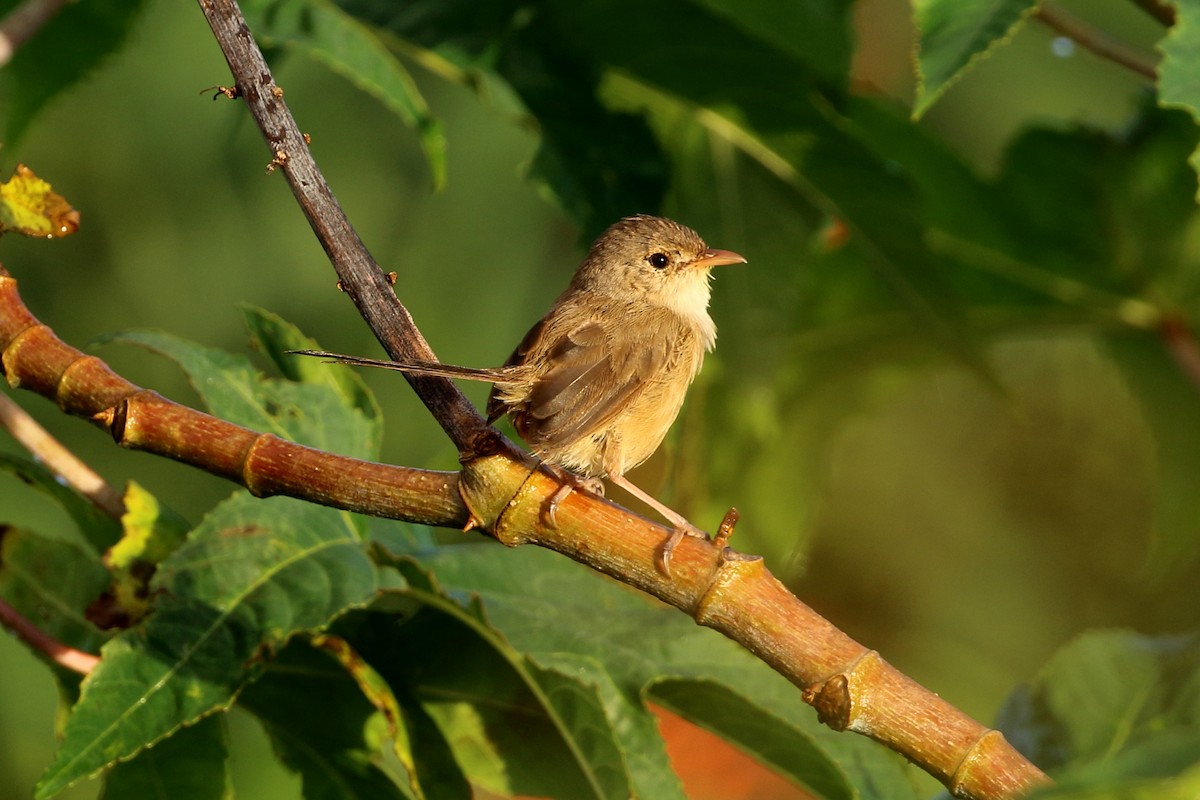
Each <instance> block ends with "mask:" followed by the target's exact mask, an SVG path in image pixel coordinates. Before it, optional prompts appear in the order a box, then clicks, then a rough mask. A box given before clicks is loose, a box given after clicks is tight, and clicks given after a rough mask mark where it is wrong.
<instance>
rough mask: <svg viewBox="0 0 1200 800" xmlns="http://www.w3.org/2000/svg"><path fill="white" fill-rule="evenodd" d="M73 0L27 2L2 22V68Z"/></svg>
mask: <svg viewBox="0 0 1200 800" xmlns="http://www.w3.org/2000/svg"><path fill="white" fill-rule="evenodd" d="M69 2H71V0H25V2H24V3H22V4H21V5H19V6H17V7H16V8H14V9H13V10H12V11H10V12H9V14H8V16H7V17H5V18H4V19H3V20H0V67H2V66H4V65H5V64H7V63H8V62H9V61H11V60H12V57H13V55H14V54H15V53H16V52H17V50H19V49H21V45H23V44H25V42H27V41H29V40H30V39H32V38H33V35H34V34H35V33H37V32H38V31H40V30H41V29H42V27H43V26H44V25H45V24H46V23H47V22H49V21H50V20H51V19H53V18H54V15H55V14H57V13H58V12H59V11H61V10H62V7H63V6H65V5H66V4H67V3H69Z"/></svg>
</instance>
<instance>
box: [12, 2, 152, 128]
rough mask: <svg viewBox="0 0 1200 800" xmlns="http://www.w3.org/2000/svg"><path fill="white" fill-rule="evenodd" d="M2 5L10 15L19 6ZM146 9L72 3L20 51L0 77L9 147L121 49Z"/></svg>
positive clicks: (117, 4) (125, 4) (137, 4)
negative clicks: (67, 91) (49, 107)
mask: <svg viewBox="0 0 1200 800" xmlns="http://www.w3.org/2000/svg"><path fill="white" fill-rule="evenodd" d="M4 5H5V8H6V10H7V9H10V8H12V7H14V6H15V5H16V3H15V2H7V3H5V4H4ZM145 5H146V4H145V3H144V2H141V1H140V0H88V2H86V3H69V4H67V5H66V6H65V7H64V8H63V9H62V10H61V11H60V12H59V13H58V14H57V15H55V17H54V18H53V19H51V20H50V21H49V22H48V23H47V24H46V25H45V27H43V28H42V29H41V30H39V31H38V33H37V35H36V36H34V37H33V38H32V39H31V40H29V41H28V42H26V43H25V45H24V46H22V47H21V48H20V49H19V50H17V52H16V54H15V55H14V56H13V59H12V61H11V62H10V63H9V64H8V65H7V66H6V68H5V69H4V70H3V73H0V74H2V75H5V76H7V79H6V81H5V83H6V89H7V92H6V93H7V96H8V103H7V105H8V114H7V118H8V119H7V124H6V128H5V137H4V138H5V144H6V145H7V146H9V147H11V146H13V145H15V144H16V143H17V141H18V140H19V139H20V138H21V136H22V135H24V133H25V131H26V129H27V128H28V127H29V124H30V123H31V122H32V121H33V118H34V117H35V116H36V115H37V114H38V112H40V111H41V110H42V108H43V107H44V106H45V105H46V104H47V103H48V102H49V101H50V100H51V99H53V98H54V97H55V96H56V95H58V94H59V93H60V92H62V91H63V90H64V89H66V88H67V87H69V86H71V85H72V84H74V83H76V82H78V81H80V80H81V79H83V78H84V77H85V76H86V75H87V74H88V73H89V72H91V71H92V70H94V69H96V68H97V67H98V66H99V65H100V64H101V63H102V62H103V61H104V60H105V59H106V58H108V57H109V56H110V55H112V54H113V53H114V52H116V51H117V50H118V49H119V48H120V47H121V45H122V44H123V43H124V41H125V39H126V37H127V36H128V35H129V32H130V31H131V30H133V28H134V26H135V24H136V23H137V21H138V19H139V17H140V16H141V13H142V9H143V8H144V7H145Z"/></svg>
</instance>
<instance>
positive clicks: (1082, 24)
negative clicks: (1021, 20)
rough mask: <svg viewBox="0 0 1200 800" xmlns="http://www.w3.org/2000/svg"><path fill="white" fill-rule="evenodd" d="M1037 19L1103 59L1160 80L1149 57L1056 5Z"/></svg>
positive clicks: (1040, 12)
mask: <svg viewBox="0 0 1200 800" xmlns="http://www.w3.org/2000/svg"><path fill="white" fill-rule="evenodd" d="M1034 16H1035V17H1036V18H1037V19H1039V20H1041V21H1042V22H1043V23H1044V24H1046V25H1047V26H1049V27H1050V28H1052V29H1054V30H1055V31H1057V32H1058V33H1060V34H1062V35H1063V36H1066V37H1067V38H1068V39H1071V40H1072V41H1074V42H1075V43H1076V44H1078V45H1079V46H1080V47H1082V48H1084V49H1085V50H1090V51H1091V52H1092V53H1094V54H1096V55H1098V56H1100V58H1106V59H1108V60H1109V61H1112V62H1113V63H1115V64H1120V65H1121V66H1122V67H1125V68H1126V69H1130V70H1132V71H1134V72H1136V73H1137V74H1139V75H1142V76H1143V77H1146V78H1149V79H1150V80H1152V81H1153V80H1156V79H1157V78H1158V66H1157V63H1156V61H1155V60H1154V58H1153V56H1151V55H1150V54H1149V53H1146V52H1144V51H1143V50H1140V49H1138V48H1136V47H1133V46H1132V45H1130V44H1128V43H1127V42H1124V41H1122V40H1120V39H1118V38H1116V37H1115V36H1112V35H1111V34H1109V33H1107V32H1106V31H1104V30H1101V29H1100V28H1098V27H1097V26H1095V25H1093V24H1092V23H1090V22H1088V21H1087V20H1085V19H1083V18H1082V17H1078V16H1076V15H1075V14H1072V13H1071V12H1070V11H1067V10H1066V9H1065V8H1063V7H1062V6H1060V5H1058V4H1057V3H1051V2H1046V3H1043V4H1042V7H1041V8H1039V9H1038V10H1037V13H1036V14H1035V15H1034Z"/></svg>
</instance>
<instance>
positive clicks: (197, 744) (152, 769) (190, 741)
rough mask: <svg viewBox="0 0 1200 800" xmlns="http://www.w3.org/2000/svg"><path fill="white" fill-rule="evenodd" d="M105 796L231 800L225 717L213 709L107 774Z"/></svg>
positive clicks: (115, 798)
mask: <svg viewBox="0 0 1200 800" xmlns="http://www.w3.org/2000/svg"><path fill="white" fill-rule="evenodd" d="M100 797H101V800H127V799H128V798H132V797H136V798H141V800H151V799H152V798H159V799H160V800H167V798H170V800H230V799H231V798H232V797H233V789H232V787H231V785H230V781H229V733H228V730H227V727H226V722H225V717H224V716H223V715H217V714H214V715H213V716H211V717H207V718H205V719H203V720H201V721H200V722H197V723H196V724H195V725H191V726H189V727H186V728H181V729H180V730H178V731H176V732H175V733H174V734H173V735H171V736H169V737H167V738H166V739H165V740H163V741H161V742H159V743H158V744H157V745H156V746H155V747H153V748H152V749H150V750H144V751H143V752H141V753H139V754H138V757H137V758H135V759H133V760H132V761H126V762H124V763H121V764H117V765H116V766H115V767H113V768H112V770H110V771H109V772H108V774H106V775H105V776H104V792H103V793H102V794H101V795H100Z"/></svg>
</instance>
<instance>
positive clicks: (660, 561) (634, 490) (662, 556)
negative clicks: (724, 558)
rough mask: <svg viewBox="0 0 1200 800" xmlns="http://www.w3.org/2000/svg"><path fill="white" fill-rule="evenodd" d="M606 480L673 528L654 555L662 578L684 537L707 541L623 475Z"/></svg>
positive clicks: (705, 534) (702, 532)
mask: <svg viewBox="0 0 1200 800" xmlns="http://www.w3.org/2000/svg"><path fill="white" fill-rule="evenodd" d="M608 479H609V480H610V481H612V482H613V483H614V484H616V485H617V486H620V487H621V488H622V489H624V490H625V491H627V492H629V493H630V494H631V495H633V496H634V497H636V498H638V499H639V500H641V501H642V502H643V503H645V504H646V505H648V506H650V507H651V508H653V509H654V510H655V511H657V512H658V513H659V514H662V515H663V517H665V518H666V519H667V521H668V522H670V523H671V524H672V525H673V526H674V527H675V530H673V531H671V535H670V536H668V537H667V539H666V541H664V542H663V543H662V546H661V547H659V548H658V552H656V553H655V554H654V566H655V567H657V568H658V571H659V572H661V573H662V574H663V575H664V576H666V577H668V578H669V577H671V553H672V552H674V550H675V547H676V546H677V545H678V544H679V543H680V542H681V541H683V537H684V536H695V537H696V538H698V539H704V540H705V541H708V534H707V533H705V532H704V531H702V530H700V529H699V528H697V527H696V526H695V525H693V524H692V523H690V522H688V521H687V520H686V519H685V518H684V516H683V515H682V514H680V513H679V512H678V511H675V510H673V509H670V508H668V507H667V506H665V505H663V504H662V503H660V502H659V501H657V500H655V499H654V498H653V497H651V496H650V495H649V494H647V493H646V492H644V491H642V490H641V489H639V488H638V487H636V486H634V485H633V484H632V483H630V482H629V480H628V479H627V478H626V477H625V476H624V475H609V476H608Z"/></svg>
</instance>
